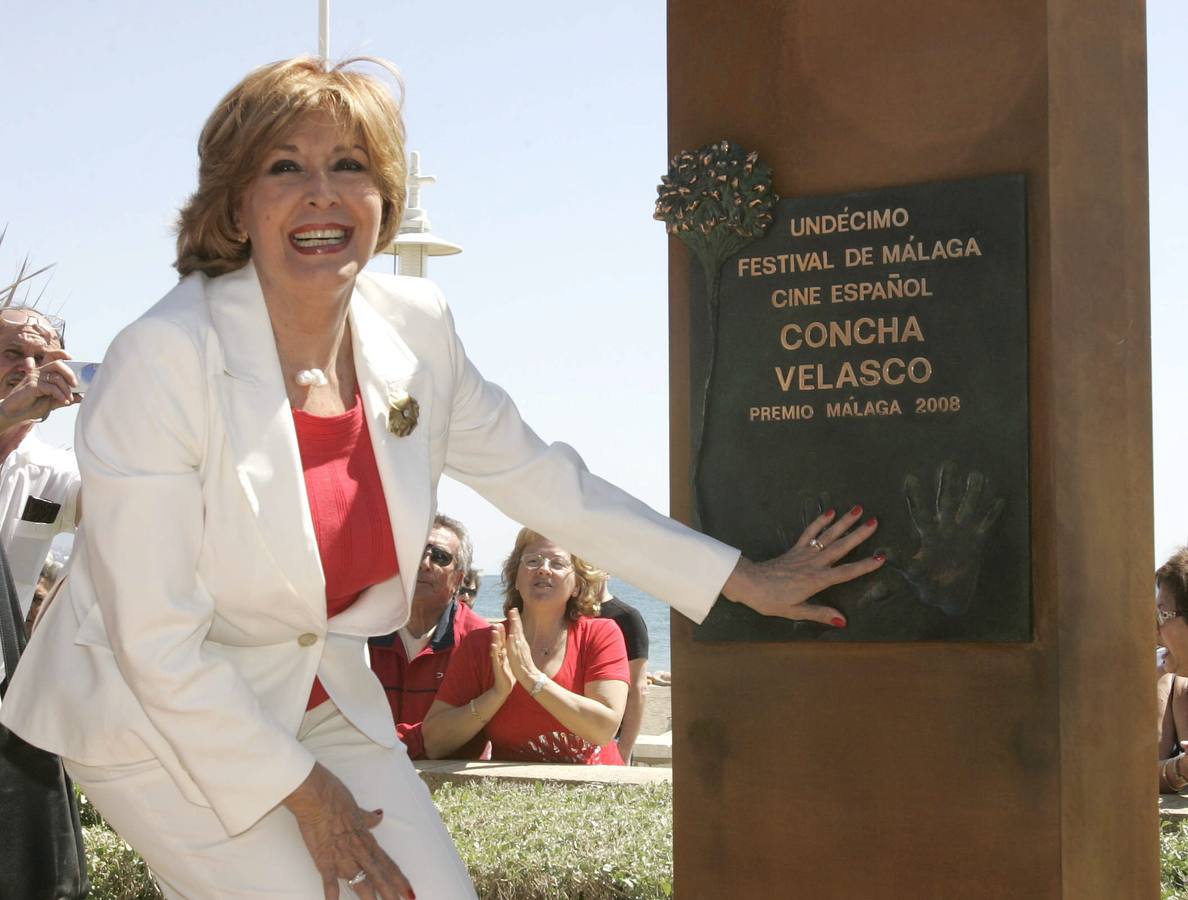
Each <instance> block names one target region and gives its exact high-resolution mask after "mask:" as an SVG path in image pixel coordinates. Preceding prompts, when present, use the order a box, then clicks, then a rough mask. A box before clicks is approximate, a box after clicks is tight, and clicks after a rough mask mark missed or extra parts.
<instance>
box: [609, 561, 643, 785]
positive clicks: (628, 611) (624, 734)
mask: <svg viewBox="0 0 1188 900" xmlns="http://www.w3.org/2000/svg"><path fill="white" fill-rule="evenodd" d="M601 599H602V602H601V603H600V605H599V612H598V617H599V618H600V619H610V620H611V621H613V622H614V623H615V624H616V625H618V626H619V630H620V631H621V632H623V642H624V643H625V644H626V645H627V669H628V671H629V673H630V676H631V679H630V681H628V682H627V705H626V706H625V707H624V708H623V724H622V726H620V728H619V755H620V756H622V757H623V762H624V763H626V764H627V765H631V752H632V750H634V749H635V741H636V738H638V737H639V730H640V727H641V726H642V725H643V714H644V706H645V705H646V704H647V702H648V625H647V623H646V622H645V621H644V618H643V616H641V615H640V614H639V610H638V609H636V608H635V607H634V606H632V605H631V604H629V603H624V602H623V601H622V600H620V599H618V598H617V597H614V596H612V595H611V592H610V576H607V578H606V579H605V580H604V581H603V582H602V598H601Z"/></svg>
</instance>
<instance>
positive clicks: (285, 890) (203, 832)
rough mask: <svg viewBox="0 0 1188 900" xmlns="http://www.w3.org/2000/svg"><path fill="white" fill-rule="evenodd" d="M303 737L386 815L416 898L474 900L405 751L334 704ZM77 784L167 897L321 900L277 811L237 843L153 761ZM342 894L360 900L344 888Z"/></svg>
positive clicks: (285, 816)
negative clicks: (384, 742) (374, 736)
mask: <svg viewBox="0 0 1188 900" xmlns="http://www.w3.org/2000/svg"><path fill="white" fill-rule="evenodd" d="M297 737H298V740H300V741H301V743H302V744H303V745H304V746H305V747H306V748H307V749H308V750H309V751H310V752H311V753H313V755H314V756H315V757H317V759H318V761H319V762H320V763H321V764H322V765H324V766H325V767H326V768H328V769H329V770H330V771H331V772H333V773H334V774H335V775H337V776H338V777H339V778H340V779H341V780H342V782H343V783H344V784H345V785H346V786H347V788H349V789H350V791H351V793H352V794H354V796H355V800H356V802H358V804H359V805H360V806H362V807H363V808H364V809H377V808H378V809H382V810H383V811H384V817H383V821H382V822H380V824H379V825H378V826H377V827H376V828H375V829H374V830H373V832H372V833H373V834H374V835H375V837H376V840H378V841H379V844H380V846H381V847H383V848H384V850H385V851H387V853H388V855H389V856H391V857H392V859H394V860H395V861H396V864H397V865H398V866H400V869H401V871H403V872H404V874H405V877H407V878H408V880H409V882H410V883H411V884H412V887H413V890H414V891H416V894H417V900H455V898H458V900H463V898H465V900H473V898H474V896H475V893H474V886H473V885H472V884H471V881H470V876H469V875H467V873H466V867H465V865H463V863H462V860H461V859H460V858H459V857H458V853H457V851H456V850H455V849H454V843H453V841H452V840H451V839H450V835H449V832H447V831H446V829H445V826H444V825H443V824H442V822H441V817H440V816H439V815H438V814H437V808H436V807H435V806H434V805H433V800H432V799H431V798H430V796H429V791H428V789H427V788H426V787H425V784H424V782H422V781H421V779H420V777H419V776H418V775H417V772H416V770H415V769H414V768H413V765H412V763H411V762H410V761H409V759H408V754H407V753H406V752H405V750H404V745H403V744H397V746H396V747H395V748H390V749H389V748H386V747H380V746H379V745H378V744H375V743H374V742H372V741H371V740H370V739H369V738H367V736H366V735H364V734H363V733H362V732H360V731H359V730H358V729H356V728H355V727H354V726H353V725H351V724H350V722H348V721H347V720H346V719H345V718H344V717H343V716H342V714H341V713H339V712H338V710H337V708H335V707H334V705H333V704H332V703H323V704H322V705H321V706H319V707H318V708H317V709H314V710H311V711H310V712H308V713H306V716H305V719H304V720H303V721H302V726H301V731H300V732H299V733H298V736H297ZM66 769H67V771H68V772H69V773H70V777H71V778H73V779H74V781H75V782H76V783H77V784H78V785H79V786H80V787H81V788H82V789H83V792H84V793H86V795H87V799H88V800H90V801H91V802H92V803H94V804H95V807H96V808H97V809H98V810H99V812H100V813H102V814H103V817H104V818H105V819H106V820H107V821H108V823H109V824H110V825H111V826H112V827H113V828H114V829H115V830H116V831H117V832H119V834H120V836H121V837H123V838H124V840H126V841H127V842H128V843H129V844H131V845H132V846H133V847H134V848H135V849H136V850H137V851H138V852H139V853H140V855H141V856H142V857H144V860H145V862H147V863H148V866H149V868H150V869H151V870H152V872H153V875H154V876H155V877H156V879H157V882H158V884H160V886H161V889H162V890H163V891H164V892H165V896H166V897H167V898H169V900H175V898H181V900H206V898H212V900H213V898H219V900H221V898H257V900H263V898H280V897H289V898H301V900H322V898H323V896H324V894H323V891H322V878H321V876H320V875H319V874H318V870H317V869H316V868H315V867H314V864H313V860H312V858H311V857H310V855H309V852H308V851H307V850H306V848H305V843H304V842H303V841H302V839H301V834H300V832H299V831H298V829H297V820H296V819H295V818H294V817H293V815H292V813H290V812H289V811H288V810H287V809H285V808H284V807H283V806H278V807H277V808H276V809H274V810H272V812H270V813H268V814H267V815H266V816H264V818H262V819H261V820H260V821H259V822H257V823H256V824H255V825H253V826H252V827H251V828H249V829H248V830H247V831H245V832H243V833H242V834H238V835H236V836H235V837H229V836H228V835H227V832H226V831H225V830H224V829H223V826H222V825H221V824H220V822H219V820H218V819H217V818H216V817H215V814H214V812H213V811H212V810H210V809H209V808H207V807H205V806H198V805H196V804H194V803H191V802H190V801H189V800H187V799H186V798H185V797H184V796H183V795H182V794H181V792H180V791H179V790H178V789H177V786H176V785H175V784H174V782H173V779H172V778H170V777H169V775H168V773H167V772H166V771H165V769H164V768H162V767H161V765H160V764H159V763H158V762H156V761H155V760H150V761H148V762H141V763H134V764H131V765H122V766H83V765H79V764H78V763H74V762H71V761H70V760H66ZM339 889H340V892H341V896H342V897H344V898H345V897H353V896H355V894H354V892H353V891H351V889H350V888H349V887H347V885H346V882H340V883H339Z"/></svg>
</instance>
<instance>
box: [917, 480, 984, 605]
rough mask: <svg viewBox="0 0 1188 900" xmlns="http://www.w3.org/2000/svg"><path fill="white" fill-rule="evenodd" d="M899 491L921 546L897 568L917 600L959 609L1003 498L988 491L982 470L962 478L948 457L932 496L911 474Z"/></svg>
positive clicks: (973, 584)
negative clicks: (915, 593) (900, 567)
mask: <svg viewBox="0 0 1188 900" xmlns="http://www.w3.org/2000/svg"><path fill="white" fill-rule="evenodd" d="M903 491H904V496H905V498H906V500H907V505H908V512H909V513H910V514H911V518H912V524H913V525H914V526H915V528H916V531H917V532H918V534H919V536H920V548H919V549H918V550H917V551H916V553H915V555H914V556H912V558H911V559H909V560H907V562H906V564H905V565H904V566H903V567H902V569H901V571H902V572H903V574H904V576H905V577H906V578H907V580H908V581H909V582H911V584H912V586H913V587H915V588H916V591H917V593H918V595H919V599H920V601H921V602H923V603H925V604H927V605H929V606H933V607H936V608H937V609H939V610H941V612H943V613H944V614H945V615H947V616H960V615H963V614H964V613H965V612H966V611H967V610H968V609H969V607H970V604H971V603H972V602H973V599H974V595H975V593H976V592H977V586H978V576H979V575H980V574H981V570H982V552H983V549H984V546H985V543H986V537H987V535H989V533H990V531H991V529H992V528H993V527H994V523H995V522H996V521H997V520H998V517H999V515H1000V514H1001V513H1002V510H1003V507H1004V506H1005V505H1006V501H1005V500H1003V499H1002V498H1000V497H995V496H994V495H993V492H992V491H991V490H990V485H989V482H988V481H987V479H986V476H985V475H983V474H982V473H981V472H977V471H971V472H970V473H969V475H968V476H967V477H966V478H965V481H964V483H962V482H961V480H960V479H959V478H958V476H957V466H956V464H955V463H953V462H951V461H949V462H945V463H942V464H941V466H940V467H939V468H938V469H937V472H936V484H935V493H934V495H933V496H932V497H928V495H927V494H926V492H925V490H924V486H923V485H922V484H921V482H920V479H919V478H917V477H916V476H915V475H914V474H909V475H908V476H907V477H906V478H904V481H903Z"/></svg>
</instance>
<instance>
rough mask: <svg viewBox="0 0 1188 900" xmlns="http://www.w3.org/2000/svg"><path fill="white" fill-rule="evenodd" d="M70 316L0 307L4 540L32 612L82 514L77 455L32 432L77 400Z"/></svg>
mask: <svg viewBox="0 0 1188 900" xmlns="http://www.w3.org/2000/svg"><path fill="white" fill-rule="evenodd" d="M65 330H66V323H65V322H63V321H62V320H61V319H59V318H57V317H56V316H49V315H46V314H45V313H42V312H39V311H37V310H35V309H31V308H28V307H20V306H6V307H4V308H3V309H0V544H3V546H4V551H5V553H7V554H8V563H9V566H10V567H11V568H12V577H13V581H15V582H16V590H17V596H18V598H19V599H20V603H21V613H22V615H25V616H28V614H29V609H30V607H31V606H32V604H33V592H34V590H35V588H36V587H37V580H38V577H39V576H40V574H41V567H42V564H43V563H44V562H45V558H46V556H47V555H48V554H49V551H50V544H52V543H53V540H54V537H55V536H56V535H58V534H61V533H62V532H67V531H73V530H74V526H75V525H76V524H77V522H78V519H79V503H78V496H79V483H80V482H79V475H78V463H77V462H75V459H74V454H73V453H71V452H69V451H67V450H59V449H57V448H54V447H51V446H49V445H48V444H45V443H42V441H41V440H39V439H38V437H37V436H36V435H35V434H34V433H33V426H34V425H35V424H36V423H37V422H39V421H44V419H45V418H46V417H47V416H48V415H49V414H50V413H51V412H53V411H54V410H55V409H60V408H62V407H64V406H70V405H71V404H73V403H75V402H77V401H78V399H79V398H78V396H77V395H75V394H73V393H72V390H73V388H75V387H77V386H78V379H77V378H76V377H75V376H74V373H73V372H71V371H70V369H69V368H67V366H66V365H65V364H64V363H63V362H62V360H65V359H69V358H70V354H68V353H67V352H66V351H65V350H64V349H63V348H62V336H63V334H64V332H65Z"/></svg>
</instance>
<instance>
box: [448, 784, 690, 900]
mask: <svg viewBox="0 0 1188 900" xmlns="http://www.w3.org/2000/svg"><path fill="white" fill-rule="evenodd" d="M434 800H435V801H436V802H437V808H438V809H439V810H440V811H441V816H442V819H444V820H445V823H446V827H447V828H448V829H449V830H450V834H451V835H453V838H454V843H455V844H457V846H458V852H459V853H460V854H461V856H462V859H464V860H465V861H466V865H467V868H469V870H470V877H471V878H473V879H474V884H475V888H476V889H477V890H478V895H479V896H480V897H483V898H485V900H538V898H539V900H545V898H548V900H555V898H560V897H572V898H582V900H610V898H616V900H630V898H641V900H642V898H648V900H652V898H658V897H671V896H672V892H673V885H672V785H670V784H652V785H600V784H590V785H580V786H572V787H566V786H563V785H556V784H538V783H531V782H529V783H526V784H519V783H506V782H504V783H500V782H496V781H476V782H471V783H468V784H463V785H452V784H446V785H443V786H442V787H440V788H439V789H438V790H437V792H436V793H435V794H434Z"/></svg>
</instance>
